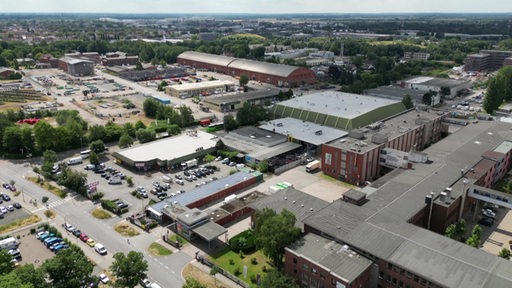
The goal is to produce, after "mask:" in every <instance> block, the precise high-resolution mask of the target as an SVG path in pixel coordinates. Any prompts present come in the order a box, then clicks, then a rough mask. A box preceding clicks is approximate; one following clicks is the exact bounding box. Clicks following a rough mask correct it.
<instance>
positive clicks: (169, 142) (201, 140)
mask: <svg viewBox="0 0 512 288" xmlns="http://www.w3.org/2000/svg"><path fill="white" fill-rule="evenodd" d="M216 144H217V140H216V138H215V137H214V135H212V134H209V133H206V132H202V131H187V132H186V133H182V134H181V135H178V136H174V137H169V138H164V139H160V140H156V141H152V142H149V143H145V144H142V145H140V146H136V147H130V148H127V149H123V150H121V151H119V152H114V153H113V154H112V156H113V157H114V158H115V159H116V161H117V163H119V164H122V165H125V166H127V167H129V168H132V169H136V170H143V171H146V170H151V169H156V168H171V167H173V166H175V165H178V164H180V163H181V162H184V161H187V160H190V159H193V158H202V157H203V156H204V155H206V154H208V153H212V152H213V151H214V150H215V145H216Z"/></svg>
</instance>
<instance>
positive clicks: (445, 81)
mask: <svg viewBox="0 0 512 288" xmlns="http://www.w3.org/2000/svg"><path fill="white" fill-rule="evenodd" d="M399 82H405V83H408V84H422V85H430V86H436V87H442V86H446V87H450V88H452V87H457V86H460V85H463V84H466V83H467V82H468V81H465V80H456V79H450V78H437V77H427V76H419V77H413V78H409V79H407V80H403V81H399Z"/></svg>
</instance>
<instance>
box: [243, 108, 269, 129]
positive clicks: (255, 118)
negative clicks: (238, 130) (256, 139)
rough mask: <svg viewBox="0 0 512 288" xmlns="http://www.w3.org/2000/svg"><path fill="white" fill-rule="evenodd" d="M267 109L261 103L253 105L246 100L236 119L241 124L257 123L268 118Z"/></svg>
mask: <svg viewBox="0 0 512 288" xmlns="http://www.w3.org/2000/svg"><path fill="white" fill-rule="evenodd" d="M267 118H268V117H267V111H266V110H265V108H263V107H262V106H259V105H252V104H250V103H249V102H245V103H244V105H243V106H242V108H240V110H238V112H237V113H236V120H237V121H238V124H240V126H248V125H255V124H257V123H258V122H259V121H263V120H266V119H267Z"/></svg>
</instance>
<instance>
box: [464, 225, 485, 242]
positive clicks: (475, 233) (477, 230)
mask: <svg viewBox="0 0 512 288" xmlns="http://www.w3.org/2000/svg"><path fill="white" fill-rule="evenodd" d="M481 236H482V228H481V227H480V226H479V225H475V226H473V230H472V231H471V236H469V238H468V240H467V241H466V244H468V245H469V246H472V247H475V248H478V247H479V246H480V239H481Z"/></svg>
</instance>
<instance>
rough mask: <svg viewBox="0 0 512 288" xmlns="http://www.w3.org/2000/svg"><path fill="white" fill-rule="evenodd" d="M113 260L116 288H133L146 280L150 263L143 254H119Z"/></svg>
mask: <svg viewBox="0 0 512 288" xmlns="http://www.w3.org/2000/svg"><path fill="white" fill-rule="evenodd" d="M113 258H114V261H113V262H112V266H110V269H111V271H112V274H113V275H114V276H116V279H117V280H116V287H129V288H133V287H135V286H137V284H138V283H139V282H140V281H141V280H142V279H144V278H146V272H147V271H148V263H147V261H146V260H145V259H144V255H143V254H142V253H141V252H136V251H130V252H128V254H127V255H125V254H123V253H121V252H118V253H116V254H114V256H113Z"/></svg>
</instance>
